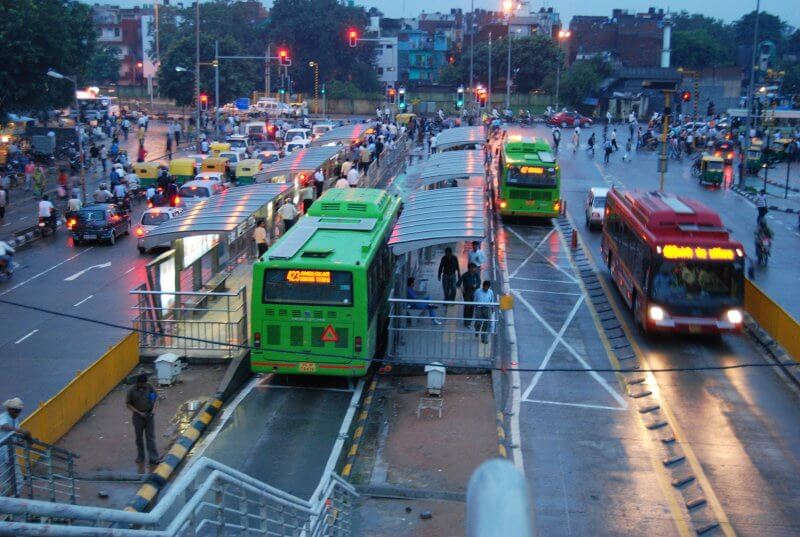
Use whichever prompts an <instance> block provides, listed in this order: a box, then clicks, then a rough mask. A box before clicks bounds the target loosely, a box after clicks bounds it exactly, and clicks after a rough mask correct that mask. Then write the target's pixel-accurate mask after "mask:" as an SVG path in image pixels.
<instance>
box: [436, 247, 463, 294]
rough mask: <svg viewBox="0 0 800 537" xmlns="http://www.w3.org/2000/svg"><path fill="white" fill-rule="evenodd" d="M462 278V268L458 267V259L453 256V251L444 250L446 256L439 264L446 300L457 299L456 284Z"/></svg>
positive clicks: (439, 277)
mask: <svg viewBox="0 0 800 537" xmlns="http://www.w3.org/2000/svg"><path fill="white" fill-rule="evenodd" d="M459 278H461V267H459V266H458V258H457V257H456V256H455V255H453V249H452V248H450V247H447V248H445V249H444V255H443V256H442V260H441V261H440V262H439V272H438V279H439V281H440V282H442V291H444V299H445V300H448V301H452V300H455V299H456V282H457V281H458V280H459Z"/></svg>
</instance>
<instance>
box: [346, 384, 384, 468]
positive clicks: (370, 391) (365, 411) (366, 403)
mask: <svg viewBox="0 0 800 537" xmlns="http://www.w3.org/2000/svg"><path fill="white" fill-rule="evenodd" d="M377 387H378V377H377V375H376V376H373V377H372V382H370V385H369V388H367V394H366V396H365V397H364V400H363V402H362V403H361V412H359V414H358V419H356V428H355V431H354V432H353V438H352V441H351V444H350V449H349V450H348V451H347V458H346V459H345V464H344V468H343V469H342V478H343V479H346V480H347V479H350V474H351V473H352V472H353V465H354V464H355V462H356V456H357V455H358V448H359V446H360V445H361V440H362V439H363V438H364V430H365V429H366V427H367V418H368V417H369V411H370V408H371V407H372V401H373V399H374V398H375V389H376V388H377Z"/></svg>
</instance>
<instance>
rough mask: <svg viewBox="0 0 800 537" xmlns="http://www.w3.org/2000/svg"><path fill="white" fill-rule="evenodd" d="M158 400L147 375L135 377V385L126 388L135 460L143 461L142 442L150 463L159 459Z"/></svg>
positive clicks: (154, 462)
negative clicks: (157, 437) (157, 431)
mask: <svg viewBox="0 0 800 537" xmlns="http://www.w3.org/2000/svg"><path fill="white" fill-rule="evenodd" d="M157 402H158V394H157V393H156V390H155V389H154V388H153V386H151V385H150V384H149V383H148V382H147V375H146V374H145V373H142V374H141V375H139V376H138V377H136V385H135V386H132V387H131V389H129V390H128V395H127V397H126V398H125V406H126V407H128V410H130V411H131V412H132V417H131V421H132V422H133V434H134V437H135V439H136V452H137V455H136V462H137V463H139V464H141V463H143V462H144V458H145V457H144V455H145V453H144V448H145V446H144V444H145V441H146V442H147V457H148V460H149V461H150V464H156V463H157V462H158V461H159V457H158V449H156V434H155V418H154V416H155V413H156V406H157Z"/></svg>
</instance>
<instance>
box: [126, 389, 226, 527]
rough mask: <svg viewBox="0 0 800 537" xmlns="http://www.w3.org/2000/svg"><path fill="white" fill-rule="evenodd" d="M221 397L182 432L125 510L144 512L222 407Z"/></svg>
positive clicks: (209, 404)
mask: <svg viewBox="0 0 800 537" xmlns="http://www.w3.org/2000/svg"><path fill="white" fill-rule="evenodd" d="M222 403H223V401H222V399H220V398H216V399H214V400H213V401H211V402H210V403H208V404H207V405H206V407H205V408H204V409H203V411H202V412H201V413H200V414H199V415H198V416H197V418H195V420H194V422H193V423H192V424H191V425H190V426H189V427H188V428H187V429H186V430H185V431H184V432H183V434H182V435H181V437H180V438H178V439H177V440H176V441H175V443H174V444H172V447H171V448H170V450H169V451H168V452H167V454H166V455H165V456H164V458H163V459H162V461H161V463H160V464H159V465H158V466H157V467H156V469H155V470H154V471H153V472H152V473H151V474H150V475H149V476H148V477H147V481H145V484H144V485H142V486H141V487H140V488H139V491H138V492H137V493H136V498H134V500H133V501H132V502H131V503H130V504H129V505H128V506H127V507H126V508H125V510H126V511H137V512H140V513H141V512H144V511H145V509H147V507H148V506H149V505H150V504H151V503H152V501H153V499H154V498H155V497H156V495H157V494H158V492H159V491H160V490H161V489H162V488H163V487H164V485H166V484H167V481H169V478H170V477H172V474H173V473H174V472H175V469H176V468H177V467H178V465H180V463H181V462H183V459H184V458H186V454H187V453H189V450H190V449H192V447H193V446H194V444H195V443H196V442H197V439H198V438H200V436H202V434H203V432H204V431H205V430H206V428H207V427H208V425H209V424H210V423H211V422H212V421H213V420H214V418H215V417H216V415H217V414H218V413H219V409H220V408H222Z"/></svg>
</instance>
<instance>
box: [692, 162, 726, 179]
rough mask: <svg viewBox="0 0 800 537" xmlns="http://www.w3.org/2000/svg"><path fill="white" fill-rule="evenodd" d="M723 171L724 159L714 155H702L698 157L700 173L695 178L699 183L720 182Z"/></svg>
mask: <svg viewBox="0 0 800 537" xmlns="http://www.w3.org/2000/svg"><path fill="white" fill-rule="evenodd" d="M724 171H725V159H724V158H722V157H717V156H714V155H703V157H702V158H701V159H700V174H699V175H698V177H697V179H698V181H700V184H703V183H711V184H714V185H720V184H722V179H723V175H724Z"/></svg>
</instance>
